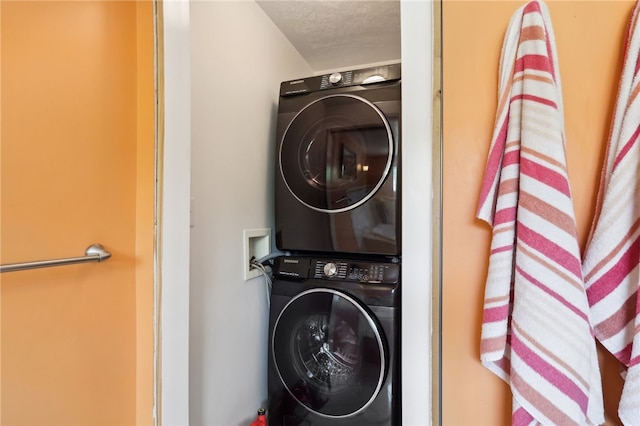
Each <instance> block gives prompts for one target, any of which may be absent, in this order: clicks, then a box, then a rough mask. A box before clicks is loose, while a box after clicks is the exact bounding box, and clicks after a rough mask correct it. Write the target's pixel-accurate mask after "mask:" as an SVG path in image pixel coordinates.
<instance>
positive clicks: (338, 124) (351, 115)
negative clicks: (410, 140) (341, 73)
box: [279, 94, 394, 213]
mask: <svg viewBox="0 0 640 426" xmlns="http://www.w3.org/2000/svg"><path fill="white" fill-rule="evenodd" d="M393 150H394V144H393V134H392V132H391V128H390V127H389V123H388V122H387V120H386V118H385V116H384V115H383V114H382V112H381V111H380V110H379V109H378V108H377V107H376V106H375V105H374V104H373V103H371V102H369V101H368V100H366V99H363V98H361V97H358V96H353V95H346V94H345V95H330V96H326V97H324V98H321V99H318V100H316V101H314V102H312V103H310V104H309V105H307V106H306V107H305V108H303V109H302V111H300V112H299V113H298V114H297V115H296V117H295V118H294V119H293V120H292V121H291V123H290V124H289V126H288V127H287V130H286V131H285V133H284V136H283V137H282V141H281V144H280V153H279V157H280V158H279V161H280V171H281V173H282V177H283V179H284V181H285V183H286V185H287V187H288V188H289V191H291V193H292V194H293V195H294V196H295V197H296V198H297V199H298V201H300V202H301V203H303V204H304V205H306V206H307V207H309V208H311V209H314V210H318V211H323V212H332V213H338V212H343V211H347V210H350V209H353V208H355V207H358V206H359V205H361V204H363V203H365V202H366V201H367V200H368V199H369V198H371V197H372V196H373V195H374V194H375V192H376V191H377V190H378V188H380V186H381V185H382V184H383V183H384V180H385V179H386V177H387V175H388V173H389V170H390V168H391V164H392V159H393V155H394V153H393Z"/></svg>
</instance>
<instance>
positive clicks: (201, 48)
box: [189, 1, 312, 426]
mask: <svg viewBox="0 0 640 426" xmlns="http://www.w3.org/2000/svg"><path fill="white" fill-rule="evenodd" d="M190 8H191V82H192V90H191V97H192V111H191V113H192V120H191V123H192V163H191V166H192V170H191V181H192V184H191V197H193V198H194V211H193V224H192V225H193V228H192V230H191V311H190V324H191V325H190V341H191V344H190V377H189V380H190V423H191V424H192V425H207V426H233V425H247V424H249V422H250V419H251V418H252V417H254V416H255V412H256V410H257V409H258V408H259V407H261V406H265V401H266V396H267V381H266V380H267V364H266V363H267V319H268V309H267V303H266V300H267V299H266V296H267V295H266V290H265V285H264V278H262V277H259V278H255V279H252V280H250V281H247V282H245V281H244V277H243V266H244V265H243V260H242V254H243V245H242V235H243V232H242V231H243V229H251V228H269V227H272V224H273V189H272V186H273V185H272V181H273V173H274V168H273V165H274V157H275V141H274V136H275V127H274V126H275V118H276V115H275V114H276V107H277V101H278V91H279V86H280V82H281V81H283V80H287V79H293V78H298V77H302V76H306V75H310V74H311V73H312V72H311V69H310V68H309V67H308V65H307V64H306V63H305V62H304V61H303V60H302V58H301V57H300V56H299V54H298V53H297V52H296V51H295V50H294V49H293V47H292V46H291V45H290V43H289V42H288V41H287V40H286V39H285V38H284V36H283V35H282V33H280V32H279V31H278V30H277V29H276V27H275V25H274V24H273V23H272V22H271V21H270V20H269V19H268V17H267V16H266V14H265V13H264V12H263V11H262V9H260V8H259V7H258V5H257V4H256V3H255V2H246V1H196V2H191V3H190Z"/></svg>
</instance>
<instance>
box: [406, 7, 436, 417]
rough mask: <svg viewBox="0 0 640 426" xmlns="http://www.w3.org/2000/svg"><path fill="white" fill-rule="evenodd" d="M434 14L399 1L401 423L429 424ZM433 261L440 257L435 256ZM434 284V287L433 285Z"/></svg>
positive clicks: (428, 10)
mask: <svg viewBox="0 0 640 426" xmlns="http://www.w3.org/2000/svg"><path fill="white" fill-rule="evenodd" d="M432 15H433V9H432V4H431V1H416V0H402V3H401V8H400V18H401V21H400V22H401V39H402V206H403V207H402V288H401V291H402V357H401V362H402V424H403V425H405V426H424V425H429V424H431V422H430V419H431V410H432V408H433V409H434V410H435V409H437V407H431V381H432V377H431V360H432V357H431V334H432V329H431V286H432V282H431V277H432V267H433V265H432V261H433V259H434V258H433V254H432V236H431V226H432V225H431V222H432V220H434V215H433V211H432V205H433V197H434V196H438V195H437V193H434V189H433V183H432V182H433V180H432V173H433V167H434V165H437V162H435V163H434V161H437V159H434V158H433V156H432V144H433V141H432V127H433V121H432V118H433V110H432V105H433V104H432V102H433V69H432V66H433V60H432V59H433V44H432V43H433V33H432V28H433V21H432V19H433V16H432ZM436 256H439V254H438V253H436ZM433 285H437V283H433Z"/></svg>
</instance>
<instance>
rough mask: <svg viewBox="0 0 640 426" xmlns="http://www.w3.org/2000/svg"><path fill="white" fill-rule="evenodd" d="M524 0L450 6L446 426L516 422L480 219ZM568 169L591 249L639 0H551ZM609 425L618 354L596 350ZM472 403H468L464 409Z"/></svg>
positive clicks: (446, 43)
mask: <svg viewBox="0 0 640 426" xmlns="http://www.w3.org/2000/svg"><path fill="white" fill-rule="evenodd" d="M524 4H525V2H521V1H500V2H495V1H460V2H458V1H456V2H447V1H445V2H444V3H443V24H442V26H443V100H444V106H443V170H442V175H443V253H442V256H443V258H442V260H443V282H442V301H443V302H442V408H443V409H442V424H444V425H507V424H510V423H511V393H510V391H509V387H508V386H507V385H506V384H505V383H504V382H503V381H502V380H500V379H499V378H498V377H496V376H495V375H493V374H492V373H491V372H489V370H487V369H485V368H484V367H483V366H482V365H481V364H480V362H479V357H480V327H481V321H482V309H483V297H484V288H485V279H486V276H487V266H488V254H489V243H490V238H491V230H490V228H489V226H488V225H486V224H485V223H484V222H481V221H480V220H478V219H475V213H476V207H477V202H478V197H479V189H480V182H481V180H482V177H483V173H484V168H485V164H486V159H487V153H488V149H489V143H490V140H491V135H492V131H493V126H494V119H495V113H496V108H497V82H498V64H499V61H500V49H501V46H502V40H503V38H504V34H505V30H506V28H507V24H508V22H509V19H510V18H511V16H512V15H513V13H514V12H515V11H516V9H517V8H519V7H520V6H522V5H524ZM547 5H548V8H549V12H550V15H551V21H552V23H553V28H554V31H555V39H556V51H557V54H558V59H559V67H560V74H561V79H562V91H563V100H564V111H565V130H566V150H567V162H568V174H569V180H570V185H571V191H572V197H573V202H574V208H575V214H576V222H577V227H578V240H579V245H580V249H581V250H584V247H585V244H586V240H587V237H588V232H589V229H590V227H591V220H592V217H593V215H594V209H595V202H596V195H597V192H598V185H599V178H600V169H601V167H602V163H603V160H604V155H605V148H606V143H607V138H608V135H609V127H610V123H611V120H612V114H613V108H614V105H615V98H616V94H617V88H618V81H619V78H620V73H621V69H622V60H623V54H624V46H623V43H624V38H625V31H626V27H627V24H628V22H629V19H630V16H631V12H632V9H633V6H634V2H632V1H615V2H613V1H596V2H591V1H548V2H547ZM598 352H599V357H600V366H601V373H602V379H603V391H604V400H605V401H604V402H605V411H606V424H608V425H615V424H619V420H618V419H617V408H618V401H619V398H620V393H621V389H622V379H621V378H620V376H619V371H618V366H617V361H616V360H615V359H614V358H613V357H612V356H611V355H609V354H608V353H607V352H606V351H605V350H603V349H602V348H601V347H599V348H598ZM461 407H464V409H461Z"/></svg>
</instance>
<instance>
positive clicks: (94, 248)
mask: <svg viewBox="0 0 640 426" xmlns="http://www.w3.org/2000/svg"><path fill="white" fill-rule="evenodd" d="M84 254H85V255H84V256H82V257H69V258H66V259H53V260H39V261H36V262H24V263H9V264H7V265H0V272H12V271H22V270H25V269H35V268H48V267H51V266H61V265H70V264H72V263H84V262H102V261H103V260H107V259H108V258H110V257H111V253H109V252H108V251H107V250H105V248H104V247H102V245H101V244H91V245H90V246H89V247H87V249H86V250H85V252H84Z"/></svg>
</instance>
